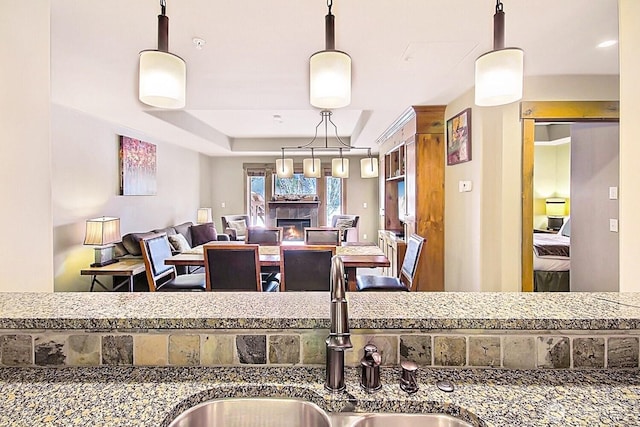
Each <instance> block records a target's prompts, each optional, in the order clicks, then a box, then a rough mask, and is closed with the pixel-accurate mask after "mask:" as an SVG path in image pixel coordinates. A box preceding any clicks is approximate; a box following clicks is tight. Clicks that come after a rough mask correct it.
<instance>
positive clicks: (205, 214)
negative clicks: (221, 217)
mask: <svg viewBox="0 0 640 427" xmlns="http://www.w3.org/2000/svg"><path fill="white" fill-rule="evenodd" d="M196 222H197V223H198V224H207V223H209V222H213V217H212V216H211V208H199V209H198V218H197V219H196Z"/></svg>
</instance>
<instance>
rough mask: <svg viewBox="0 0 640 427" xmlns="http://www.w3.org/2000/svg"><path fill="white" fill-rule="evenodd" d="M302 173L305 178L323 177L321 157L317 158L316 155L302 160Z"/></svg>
mask: <svg viewBox="0 0 640 427" xmlns="http://www.w3.org/2000/svg"><path fill="white" fill-rule="evenodd" d="M302 173H303V174H304V177H305V178H320V177H322V165H321V164H320V159H316V158H314V157H312V158H310V159H304V160H303V161H302Z"/></svg>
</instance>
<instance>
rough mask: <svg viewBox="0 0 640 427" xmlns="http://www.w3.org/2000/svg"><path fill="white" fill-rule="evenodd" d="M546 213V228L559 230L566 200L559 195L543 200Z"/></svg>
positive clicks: (562, 221) (562, 220)
mask: <svg viewBox="0 0 640 427" xmlns="http://www.w3.org/2000/svg"><path fill="white" fill-rule="evenodd" d="M545 204H546V213H547V222H548V225H547V229H549V230H560V227H562V224H563V223H564V212H565V204H566V201H565V200H564V199H563V198H560V197H552V198H550V199H547V200H546V201H545Z"/></svg>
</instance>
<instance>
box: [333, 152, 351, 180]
mask: <svg viewBox="0 0 640 427" xmlns="http://www.w3.org/2000/svg"><path fill="white" fill-rule="evenodd" d="M340 151H341V152H340V154H341V155H342V150H340ZM331 176H332V177H334V178H349V159H346V158H344V157H340V158H337V159H331Z"/></svg>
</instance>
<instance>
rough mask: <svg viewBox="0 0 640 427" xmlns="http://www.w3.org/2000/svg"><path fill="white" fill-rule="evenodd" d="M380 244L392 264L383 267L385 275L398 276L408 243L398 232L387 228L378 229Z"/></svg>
mask: <svg viewBox="0 0 640 427" xmlns="http://www.w3.org/2000/svg"><path fill="white" fill-rule="evenodd" d="M378 246H379V247H380V249H382V252H384V254H385V256H386V257H387V258H388V259H389V262H390V264H391V265H390V266H389V267H385V268H383V269H382V274H383V275H384V276H393V277H398V274H399V273H400V268H401V267H402V261H403V260H404V254H405V252H406V251H407V244H406V242H405V241H404V239H402V238H401V237H399V236H398V235H397V234H396V233H394V232H392V231H387V230H378Z"/></svg>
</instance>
